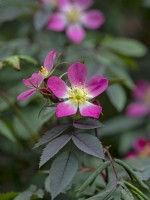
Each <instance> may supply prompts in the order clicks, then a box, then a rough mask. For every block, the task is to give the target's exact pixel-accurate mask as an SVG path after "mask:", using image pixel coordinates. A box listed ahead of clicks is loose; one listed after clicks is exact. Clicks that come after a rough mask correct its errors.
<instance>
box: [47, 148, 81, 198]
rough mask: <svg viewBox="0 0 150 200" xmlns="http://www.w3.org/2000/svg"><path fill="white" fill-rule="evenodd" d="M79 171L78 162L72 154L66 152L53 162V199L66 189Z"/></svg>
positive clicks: (51, 170)
mask: <svg viewBox="0 0 150 200" xmlns="http://www.w3.org/2000/svg"><path fill="white" fill-rule="evenodd" d="M77 169H78V162H77V160H76V158H75V157H74V156H73V155H72V153H71V152H64V153H62V154H61V155H59V156H58V157H57V158H56V159H55V160H54V161H53V163H52V166H51V169H50V187H51V195H52V198H53V199H54V198H55V197H56V196H57V195H58V194H60V193H61V192H63V190H65V189H66V187H67V186H68V185H69V183H70V182H71V181H72V179H73V177H74V176H75V174H76V171H77Z"/></svg>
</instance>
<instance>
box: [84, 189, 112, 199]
mask: <svg viewBox="0 0 150 200" xmlns="http://www.w3.org/2000/svg"><path fill="white" fill-rule="evenodd" d="M115 190H116V186H115V187H112V188H110V189H108V190H106V191H103V192H100V193H99V194H97V195H95V196H93V197H90V198H88V199H86V200H110V198H111V197H112V195H113V193H114V192H115Z"/></svg>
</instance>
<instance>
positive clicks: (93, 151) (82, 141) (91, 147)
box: [72, 133, 104, 159]
mask: <svg viewBox="0 0 150 200" xmlns="http://www.w3.org/2000/svg"><path fill="white" fill-rule="evenodd" d="M72 140H73V142H74V144H75V145H76V146H77V147H78V148H79V149H80V150H81V151H83V152H85V153H87V154H89V155H92V156H95V157H98V158H101V159H104V152H103V147H102V145H101V142H100V141H99V140H98V138H97V137H95V136H93V135H89V134H86V133H76V134H74V135H73V136H72Z"/></svg>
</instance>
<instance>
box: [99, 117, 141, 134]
mask: <svg viewBox="0 0 150 200" xmlns="http://www.w3.org/2000/svg"><path fill="white" fill-rule="evenodd" d="M143 121H144V120H143V119H141V118H140V119H139V118H138V119H137V118H130V117H125V116H119V117H114V118H113V119H111V120H108V121H106V122H105V127H104V128H103V129H101V135H104V136H110V135H114V134H118V133H122V130H123V131H124V132H125V131H128V130H130V129H133V128H135V127H138V126H140V125H141V124H142V123H143Z"/></svg>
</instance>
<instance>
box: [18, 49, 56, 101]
mask: <svg viewBox="0 0 150 200" xmlns="http://www.w3.org/2000/svg"><path fill="white" fill-rule="evenodd" d="M55 57H56V51H55V50H52V51H50V52H49V53H48V54H47V56H46V58H45V60H44V66H42V67H41V70H40V71H39V72H35V73H33V74H32V76H31V77H30V78H27V79H23V83H24V85H25V86H27V87H28V88H30V89H28V90H26V91H25V92H22V93H21V94H20V95H19V96H18V97H17V100H19V101H21V100H23V99H26V98H29V97H30V96H32V95H33V94H34V93H35V92H36V91H39V87H40V85H41V84H42V82H43V80H44V79H45V78H48V76H49V74H50V72H51V70H52V68H53V65H54V60H55Z"/></svg>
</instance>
